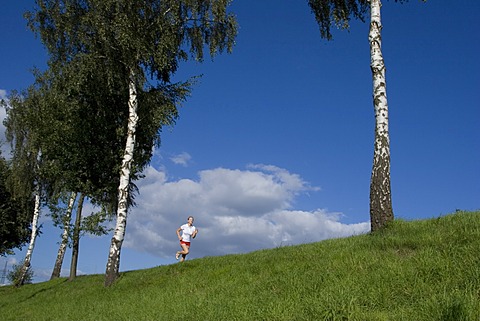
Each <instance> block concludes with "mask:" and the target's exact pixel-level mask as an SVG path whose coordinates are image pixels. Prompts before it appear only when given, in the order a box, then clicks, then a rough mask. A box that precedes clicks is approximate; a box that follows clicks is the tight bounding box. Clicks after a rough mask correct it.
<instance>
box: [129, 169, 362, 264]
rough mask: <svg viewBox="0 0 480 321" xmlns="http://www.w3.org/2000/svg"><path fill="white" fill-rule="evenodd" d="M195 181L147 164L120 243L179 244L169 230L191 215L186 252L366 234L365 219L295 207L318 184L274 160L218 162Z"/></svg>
mask: <svg viewBox="0 0 480 321" xmlns="http://www.w3.org/2000/svg"><path fill="white" fill-rule="evenodd" d="M198 175H199V178H198V179H197V180H192V179H181V180H178V181H172V182H170V181H168V179H167V177H166V175H165V173H164V172H162V171H158V170H156V169H154V168H153V167H149V168H148V169H147V172H146V177H147V178H146V179H145V180H143V181H141V182H138V186H139V188H140V195H138V196H137V198H136V200H137V204H138V206H137V207H135V208H133V209H132V211H131V213H130V214H129V218H128V227H127V233H126V236H125V243H124V245H125V246H126V247H129V248H132V249H135V250H139V251H143V252H147V253H150V254H153V255H155V256H158V257H163V258H168V257H173V255H174V254H175V251H177V250H178V240H177V238H176V235H175V230H176V229H177V228H178V227H179V226H180V225H181V224H183V223H185V222H186V219H187V217H188V216H189V215H193V216H195V225H196V226H197V228H198V229H199V234H198V237H197V238H196V239H195V240H194V241H193V243H192V252H191V255H192V257H202V256H211V255H224V254H230V253H245V252H250V251H253V250H257V249H263V248H272V247H277V246H282V245H293V244H300V243H308V242H316V241H320V240H324V239H328V238H335V237H345V236H350V235H355V234H361V233H366V232H368V231H369V229H370V224H369V223H368V222H362V223H358V224H343V223H341V222H340V217H341V213H330V212H328V211H327V210H323V209H317V210H315V211H302V210H296V209H293V208H292V207H293V204H294V200H295V197H296V196H297V195H299V194H301V193H306V192H309V191H318V190H319V188H317V187H312V186H310V184H308V183H307V182H305V181H304V180H303V179H302V178H301V177H300V176H298V175H297V174H292V173H290V172H288V171H287V170H285V169H282V168H278V167H275V166H272V165H249V166H248V168H247V169H246V170H238V169H225V168H216V169H211V170H203V171H201V172H199V173H198Z"/></svg>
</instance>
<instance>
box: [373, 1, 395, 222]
mask: <svg viewBox="0 0 480 321" xmlns="http://www.w3.org/2000/svg"><path fill="white" fill-rule="evenodd" d="M381 6H382V4H381V1H380V0H370V10H371V14H370V15H371V16H370V17H371V21H370V32H369V42H370V55H371V65H370V66H371V69H372V77H373V104H374V109H375V147H374V156H373V168H372V176H371V182H370V220H371V228H372V231H375V230H377V229H379V228H381V227H383V226H384V225H385V224H386V223H387V222H388V221H391V220H393V210H392V201H391V190H390V137H389V132H388V104H387V91H386V80H385V63H384V60H383V55H382V38H381V30H382V23H381V17H380V10H381Z"/></svg>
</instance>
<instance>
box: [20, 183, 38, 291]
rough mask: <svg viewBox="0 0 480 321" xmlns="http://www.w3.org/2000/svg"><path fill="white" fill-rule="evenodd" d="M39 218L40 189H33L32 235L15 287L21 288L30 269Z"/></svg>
mask: <svg viewBox="0 0 480 321" xmlns="http://www.w3.org/2000/svg"><path fill="white" fill-rule="evenodd" d="M39 216H40V187H39V186H38V185H37V186H36V187H35V208H34V211H33V219H32V234H31V236H30V243H29V244H28V249H27V253H26V254H25V260H24V261H23V265H22V272H21V274H20V278H19V279H18V280H17V282H16V284H15V285H16V286H17V287H19V286H22V285H23V284H24V283H25V278H26V276H27V272H28V270H29V269H30V262H31V260H32V254H33V248H34V247H35V240H36V238H37V235H38V218H39Z"/></svg>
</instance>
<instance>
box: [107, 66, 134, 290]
mask: <svg viewBox="0 0 480 321" xmlns="http://www.w3.org/2000/svg"><path fill="white" fill-rule="evenodd" d="M128 87H129V100H128V112H129V116H128V132H127V142H126V145H125V153H124V155H123V161H122V168H121V170H120V184H119V187H118V207H117V223H116V226H115V232H114V235H113V237H112V241H111V243H110V251H109V255H108V261H107V269H106V272H105V286H110V285H111V284H112V283H113V282H114V281H115V280H116V279H117V277H118V271H119V267H120V250H121V248H122V243H123V239H124V237H125V228H126V226H127V213H128V204H127V200H128V185H129V182H130V169H131V164H132V161H133V151H134V148H135V131H136V128H137V122H138V115H137V107H138V100H137V89H136V85H135V73H134V72H133V70H131V71H130V79H129V86H128Z"/></svg>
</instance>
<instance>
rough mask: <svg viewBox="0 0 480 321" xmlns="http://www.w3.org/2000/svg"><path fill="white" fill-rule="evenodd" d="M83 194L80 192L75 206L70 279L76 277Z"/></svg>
mask: <svg viewBox="0 0 480 321" xmlns="http://www.w3.org/2000/svg"><path fill="white" fill-rule="evenodd" d="M84 199H85V194H83V193H82V194H80V198H79V199H78V206H77V216H76V217H75V225H74V227H73V236H72V243H73V244H72V261H71V263H70V277H69V278H68V279H69V280H70V281H72V280H73V279H75V278H76V277H77V264H78V250H79V247H80V223H81V222H82V210H83V201H84Z"/></svg>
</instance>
